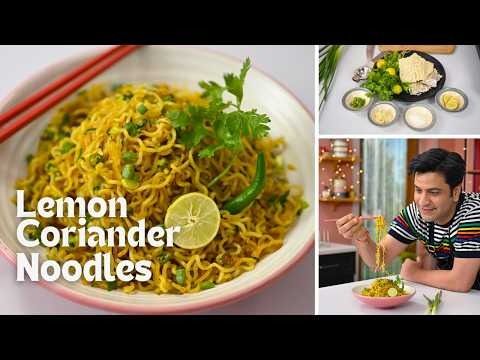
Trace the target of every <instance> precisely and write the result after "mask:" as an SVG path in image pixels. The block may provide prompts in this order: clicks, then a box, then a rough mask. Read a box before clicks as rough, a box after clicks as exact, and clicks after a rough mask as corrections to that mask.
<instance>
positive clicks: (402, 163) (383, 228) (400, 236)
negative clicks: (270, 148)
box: [318, 138, 480, 315]
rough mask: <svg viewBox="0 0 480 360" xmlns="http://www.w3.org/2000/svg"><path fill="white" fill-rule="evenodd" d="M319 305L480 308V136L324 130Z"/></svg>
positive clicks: (392, 309) (415, 311)
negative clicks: (373, 135)
mask: <svg viewBox="0 0 480 360" xmlns="http://www.w3.org/2000/svg"><path fill="white" fill-rule="evenodd" d="M318 161H319V167H318V169H319V223H318V227H319V246H318V257H319V258H318V259H319V261H318V263H319V268H318V280H319V283H318V287H319V288H318V313H319V314H324V315H325V314H352V315H360V314H371V315H380V314H382V315H383V314H386V315H401V314H405V315H406V314H408V315H421V314H480V139H460V138H459V139H433V138H432V139H392V138H389V139H384V138H379V139H320V140H319V159H318Z"/></svg>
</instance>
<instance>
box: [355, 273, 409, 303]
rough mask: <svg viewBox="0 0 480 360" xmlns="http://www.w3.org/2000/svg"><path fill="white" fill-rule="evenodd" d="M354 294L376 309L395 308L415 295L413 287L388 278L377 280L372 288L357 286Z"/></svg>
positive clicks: (372, 284)
mask: <svg viewBox="0 0 480 360" xmlns="http://www.w3.org/2000/svg"><path fill="white" fill-rule="evenodd" d="M352 292H353V295H354V296H355V297H356V298H357V299H358V300H360V301H361V302H362V303H364V304H367V305H369V306H373V307H376V308H394V307H397V306H400V305H403V304H405V303H406V302H407V301H409V300H410V299H411V298H412V297H413V296H414V295H415V289H414V288H413V287H411V286H408V285H405V284H404V283H403V281H398V280H397V281H395V280H392V279H388V278H379V279H375V280H374V281H373V282H372V283H371V284H370V286H364V285H359V286H355V287H354V288H353V289H352Z"/></svg>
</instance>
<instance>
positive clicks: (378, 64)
mask: <svg viewBox="0 0 480 360" xmlns="http://www.w3.org/2000/svg"><path fill="white" fill-rule="evenodd" d="M385 65H387V62H386V61H385V60H384V59H380V60H378V61H377V68H379V69H383V68H384V67H385Z"/></svg>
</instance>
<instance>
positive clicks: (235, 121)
mask: <svg viewBox="0 0 480 360" xmlns="http://www.w3.org/2000/svg"><path fill="white" fill-rule="evenodd" d="M250 66H251V63H250V59H248V58H247V59H246V60H245V61H244V63H243V66H242V69H241V70H240V74H239V75H235V74H232V73H228V74H224V76H223V79H224V83H225V84H224V85H220V84H218V83H216V82H214V81H208V82H206V81H201V82H200V83H199V85H200V87H201V88H202V89H203V90H204V91H203V94H202V97H204V98H206V99H208V101H209V102H208V106H206V107H204V106H194V105H190V106H187V107H186V108H185V109H183V110H171V111H169V112H168V113H167V117H168V118H169V119H170V121H171V123H172V125H173V127H174V128H175V129H176V130H177V132H178V133H179V140H180V142H181V143H183V144H185V145H186V146H187V147H188V148H192V147H197V149H198V156H199V157H200V158H205V157H213V156H214V155H215V153H216V152H217V151H218V150H220V149H228V150H231V151H233V152H234V153H238V152H239V151H240V150H241V149H242V148H243V146H242V138H247V139H249V140H255V139H259V138H262V137H264V136H266V135H267V134H268V131H269V130H270V128H269V127H268V126H267V124H268V123H269V122H270V119H269V117H268V116H267V115H265V114H259V113H258V112H257V110H256V109H252V110H249V111H244V110H242V109H241V104H242V100H243V86H244V83H245V77H246V75H247V72H248V70H249V69H250ZM225 92H227V93H229V94H231V95H233V96H234V97H235V102H231V101H225V100H224V99H223V96H224V93H225Z"/></svg>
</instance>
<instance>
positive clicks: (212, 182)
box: [207, 156, 237, 187]
mask: <svg viewBox="0 0 480 360" xmlns="http://www.w3.org/2000/svg"><path fill="white" fill-rule="evenodd" d="M236 159H237V157H236V156H234V157H233V158H232V160H230V163H229V164H228V165H227V167H226V168H225V169H223V171H222V172H221V173H220V174H218V175H217V176H216V177H215V178H214V179H213V180H212V181H210V182H209V183H208V185H207V187H212V186H213V185H215V184H216V183H217V182H218V180H220V179H221V178H222V177H224V176H225V174H226V173H227V172H228V170H230V168H231V167H232V165H233V162H234V161H235V160H236Z"/></svg>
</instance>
